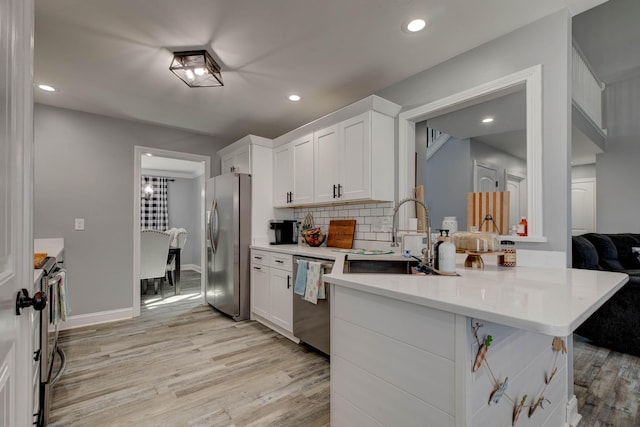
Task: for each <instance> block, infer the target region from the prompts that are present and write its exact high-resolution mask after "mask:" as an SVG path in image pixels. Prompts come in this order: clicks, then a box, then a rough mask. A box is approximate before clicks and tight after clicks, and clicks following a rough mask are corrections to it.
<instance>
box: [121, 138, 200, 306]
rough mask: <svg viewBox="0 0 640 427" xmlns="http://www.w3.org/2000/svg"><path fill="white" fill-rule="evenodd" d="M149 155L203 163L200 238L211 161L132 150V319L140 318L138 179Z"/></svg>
mask: <svg viewBox="0 0 640 427" xmlns="http://www.w3.org/2000/svg"><path fill="white" fill-rule="evenodd" d="M145 153H151V154H153V155H154V156H159V157H168V158H173V159H180V160H190V161H193V162H204V179H203V180H202V191H201V193H200V197H201V201H202V204H201V206H202V207H203V212H202V217H201V221H200V230H199V231H198V232H199V233H200V236H204V235H205V234H204V233H205V221H204V220H205V218H204V203H205V199H204V190H205V184H206V182H207V179H209V178H210V177H211V164H210V163H211V160H210V158H209V156H202V155H200V154H190V153H182V152H179V151H169V150H162V149H159V148H151V147H141V146H138V145H136V146H135V150H134V158H135V167H134V174H133V186H132V188H133V317H138V316H140V279H139V277H140V179H141V175H142V166H141V159H142V156H143V154H145ZM206 244H207V242H206V239H204V238H203V239H202V242H201V247H200V271H201V273H202V274H201V275H200V293H201V295H202V304H203V305H205V304H206V303H207V301H206V292H205V291H206V274H205V271H206V266H207V251H206Z"/></svg>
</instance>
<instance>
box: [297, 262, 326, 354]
mask: <svg viewBox="0 0 640 427" xmlns="http://www.w3.org/2000/svg"><path fill="white" fill-rule="evenodd" d="M299 260H305V261H309V262H319V263H321V264H322V268H323V271H324V272H325V273H330V272H331V269H332V268H333V261H332V260H327V259H321V258H310V257H304V256H294V257H293V277H294V279H293V280H294V283H295V278H296V277H298V261H299ZM322 285H323V286H324V287H325V290H326V295H327V299H321V300H318V303H317V304H313V303H310V302H308V301H305V300H304V299H302V296H300V295H297V294H296V293H295V292H294V293H293V335H294V336H296V337H298V338H299V339H300V341H302V342H303V343H305V344H308V345H309V346H311V347H313V348H315V349H317V350H319V351H321V352H322V353H324V354H326V355H328V354H329V353H330V341H331V340H330V312H329V307H330V303H331V300H330V296H329V284H328V283H326V282H324V283H323V284H322Z"/></svg>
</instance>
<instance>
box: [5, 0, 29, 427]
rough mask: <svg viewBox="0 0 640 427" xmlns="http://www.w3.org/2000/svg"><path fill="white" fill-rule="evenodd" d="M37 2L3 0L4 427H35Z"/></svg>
mask: <svg viewBox="0 0 640 427" xmlns="http://www.w3.org/2000/svg"><path fill="white" fill-rule="evenodd" d="M32 37H33V0H0V427H9V426H27V425H31V424H32V411H33V403H34V400H33V385H34V384H33V381H34V378H37V372H34V371H33V365H32V359H33V358H32V354H33V353H32V352H33V341H32V339H30V338H31V337H32V336H33V335H32V332H33V331H32V327H31V321H33V320H34V319H36V318H37V317H36V316H34V315H33V314H32V312H33V311H32V310H33V309H31V308H27V309H25V310H24V311H23V313H24V314H23V315H21V316H16V308H15V307H16V294H17V293H18V290H19V289H21V288H26V289H27V290H28V291H29V293H30V295H33V291H34V289H33V288H34V286H33V262H28V261H27V260H28V259H32V258H33V238H32V224H31V218H32V210H33V207H32V204H31V197H32V190H31V185H32V180H31V175H32V169H31V168H32V149H33V132H32V129H33V92H32V84H33V80H32V75H33V65H32V56H33V51H32V47H31V40H32Z"/></svg>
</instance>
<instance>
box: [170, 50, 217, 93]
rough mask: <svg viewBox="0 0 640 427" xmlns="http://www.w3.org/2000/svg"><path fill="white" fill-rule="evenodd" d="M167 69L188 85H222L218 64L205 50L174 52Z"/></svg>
mask: <svg viewBox="0 0 640 427" xmlns="http://www.w3.org/2000/svg"><path fill="white" fill-rule="evenodd" d="M169 70H171V72H172V73H174V74H175V75H176V76H178V77H180V79H181V80H182V81H183V82H185V83H186V84H187V86H189V87H211V86H224V83H222V74H221V73H220V66H219V65H218V64H217V63H216V61H214V60H213V58H212V57H211V55H209V52H207V51H206V50H190V51H184V52H174V53H173V61H171V65H170V66H169Z"/></svg>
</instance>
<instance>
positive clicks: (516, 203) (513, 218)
mask: <svg viewBox="0 0 640 427" xmlns="http://www.w3.org/2000/svg"><path fill="white" fill-rule="evenodd" d="M504 182H505V187H506V188H505V191H508V192H509V193H511V194H510V195H509V229H511V227H513V226H514V225H516V226H517V225H518V223H519V222H520V218H522V217H523V216H528V215H527V185H526V176H525V174H523V173H521V172H518V171H512V170H509V169H505V171H504ZM505 234H506V231H505Z"/></svg>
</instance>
